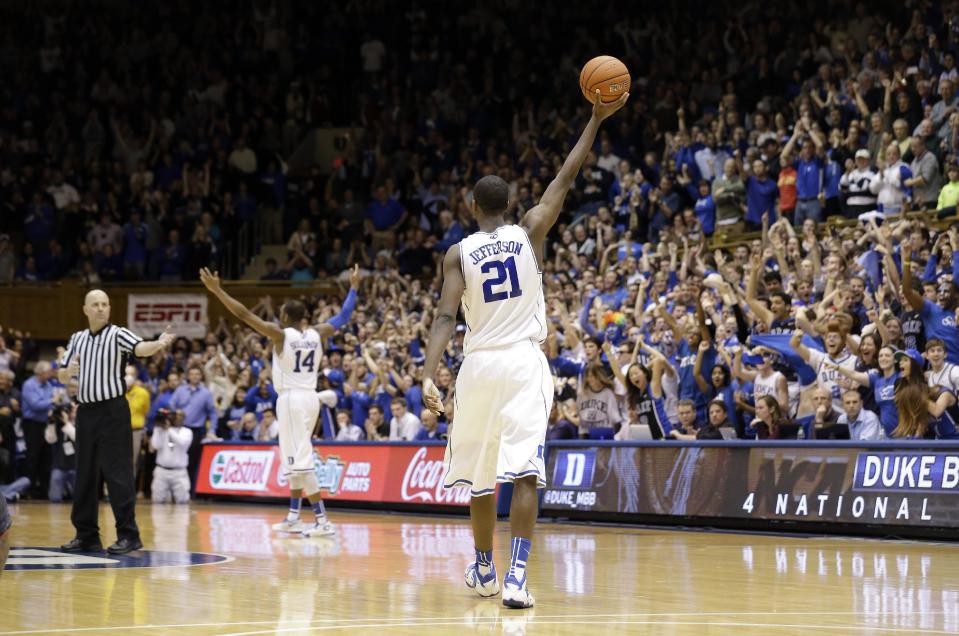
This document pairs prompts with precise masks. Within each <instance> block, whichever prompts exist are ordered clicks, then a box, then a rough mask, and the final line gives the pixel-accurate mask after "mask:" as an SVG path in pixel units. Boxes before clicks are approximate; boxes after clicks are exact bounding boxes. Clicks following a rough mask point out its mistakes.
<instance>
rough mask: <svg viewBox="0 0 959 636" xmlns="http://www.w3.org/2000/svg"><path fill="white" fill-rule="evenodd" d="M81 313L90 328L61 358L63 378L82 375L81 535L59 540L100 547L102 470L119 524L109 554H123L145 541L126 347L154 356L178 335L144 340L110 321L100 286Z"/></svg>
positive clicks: (76, 502) (76, 501) (76, 548)
mask: <svg viewBox="0 0 959 636" xmlns="http://www.w3.org/2000/svg"><path fill="white" fill-rule="evenodd" d="M83 313H84V314H86V316H87V320H89V322H90V328H89V329H84V330H83V331H78V332H76V333H75V334H73V335H72V336H71V337H70V342H69V344H68V345H67V349H66V351H65V352H64V354H63V358H62V359H61V360H60V369H59V371H58V375H59V377H60V381H61V382H63V383H64V384H65V383H66V382H67V381H68V380H69V379H70V378H72V377H75V376H79V391H78V393H77V399H78V401H79V402H80V406H79V408H78V409H77V433H76V447H77V482H76V488H75V489H74V494H73V512H72V513H71V515H70V520H71V521H72V522H73V527H74V528H76V531H77V534H76V537H75V538H74V539H73V540H72V541H70V542H69V543H67V544H65V545H63V546H61V549H62V550H64V551H66V552H101V551H102V550H103V546H102V544H101V543H100V528H99V525H98V524H97V517H98V512H99V492H98V490H99V488H98V479H97V478H98V476H99V471H101V470H102V471H103V476H104V479H105V480H106V483H107V487H108V488H109V490H110V506H111V507H112V508H113V516H114V518H115V519H116V525H117V542H116V543H114V544H113V545H111V546H110V547H109V548H107V552H109V553H111V554H125V553H127V552H130V551H131V550H139V549H141V548H142V547H143V543H141V542H140V530H139V529H138V528H137V522H136V516H135V511H134V507H135V505H136V484H135V483H134V478H133V461H132V458H131V456H130V448H131V446H132V444H133V430H132V428H131V426H130V407H129V403H128V402H127V399H126V385H125V384H124V382H123V366H124V360H125V358H126V356H127V355H133V356H136V357H138V358H148V357H150V356H152V355H153V354H154V353H157V352H158V351H162V350H163V349H165V348H166V347H168V346H169V345H170V343H172V342H173V341H174V340H175V339H176V336H174V335H173V334H172V333H168V332H164V333H163V334H162V335H161V336H160V337H159V338H157V339H156V340H153V341H149V342H144V341H143V340H142V339H141V338H139V337H138V336H137V335H136V334H134V333H133V332H132V331H130V330H129V329H125V328H123V327H117V326H116V325H112V324H110V299H109V298H107V295H106V294H105V293H104V292H102V291H100V290H99V289H94V290H93V291H91V292H89V293H88V294H87V295H86V298H85V299H84V301H83Z"/></svg>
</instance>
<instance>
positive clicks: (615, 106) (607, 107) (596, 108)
mask: <svg viewBox="0 0 959 636" xmlns="http://www.w3.org/2000/svg"><path fill="white" fill-rule="evenodd" d="M627 99H629V93H623V94H622V95H621V96H620V97H619V99H617V100H616V101H615V102H609V103H608V104H604V103H603V98H602V97H601V96H600V92H599V89H598V88H597V89H596V93H594V94H593V117H595V118H596V119H598V120H599V121H603V120H604V119H606V118H608V117H610V116H611V115H612V114H613V113H615V112H616V111H617V110H619V109H620V108H622V107H623V106H625V105H626V100H627Z"/></svg>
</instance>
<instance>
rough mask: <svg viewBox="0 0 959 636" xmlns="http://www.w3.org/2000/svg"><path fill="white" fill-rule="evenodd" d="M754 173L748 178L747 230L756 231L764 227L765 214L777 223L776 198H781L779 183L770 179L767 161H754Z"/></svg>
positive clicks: (772, 221) (771, 221)
mask: <svg viewBox="0 0 959 636" xmlns="http://www.w3.org/2000/svg"><path fill="white" fill-rule="evenodd" d="M752 167H753V173H752V175H751V176H750V177H749V178H748V179H746V217H745V221H746V230H747V231H750V232H755V231H758V230H761V229H762V225H763V215H764V214H767V215H769V223H770V224H772V223H775V222H776V219H777V218H778V215H777V214H776V199H778V198H779V185H778V184H777V183H776V180H775V179H770V178H769V175H768V174H767V171H766V162H765V161H763V160H762V159H756V160H755V161H753V165H752Z"/></svg>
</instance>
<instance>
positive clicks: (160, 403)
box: [146, 371, 180, 433]
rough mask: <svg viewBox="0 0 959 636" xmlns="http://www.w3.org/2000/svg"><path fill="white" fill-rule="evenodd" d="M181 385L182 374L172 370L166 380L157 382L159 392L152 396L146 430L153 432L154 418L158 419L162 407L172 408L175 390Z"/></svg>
mask: <svg viewBox="0 0 959 636" xmlns="http://www.w3.org/2000/svg"><path fill="white" fill-rule="evenodd" d="M178 386H180V374H178V373H177V372H176V371H171V372H170V373H168V374H167V376H166V379H165V380H159V381H158V383H157V394H156V395H155V396H152V395H151V396H150V411H149V412H148V413H147V423H146V432H147V433H153V420H154V419H156V416H157V413H158V412H159V411H160V409H167V410H169V408H170V401H171V400H172V399H173V392H174V391H176V389H177V387H178Z"/></svg>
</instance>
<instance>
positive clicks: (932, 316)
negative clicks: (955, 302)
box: [919, 300, 959, 364]
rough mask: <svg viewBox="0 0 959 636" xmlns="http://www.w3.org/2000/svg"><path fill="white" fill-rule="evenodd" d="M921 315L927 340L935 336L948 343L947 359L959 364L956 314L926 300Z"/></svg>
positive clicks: (958, 334)
mask: <svg viewBox="0 0 959 636" xmlns="http://www.w3.org/2000/svg"><path fill="white" fill-rule="evenodd" d="M919 317H920V318H922V326H923V329H924V330H925V334H924V335H925V336H926V341H927V342H928V341H929V340H931V339H933V338H939V339H940V340H942V341H943V342H944V343H946V360H948V361H949V362H951V363H953V364H959V329H957V328H956V315H955V314H954V313H953V312H951V311H946V310H945V309H943V308H942V307H940V306H939V305H937V304H936V303H934V302H931V301H929V300H924V301H923V303H922V311H921V312H920V313H919Z"/></svg>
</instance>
